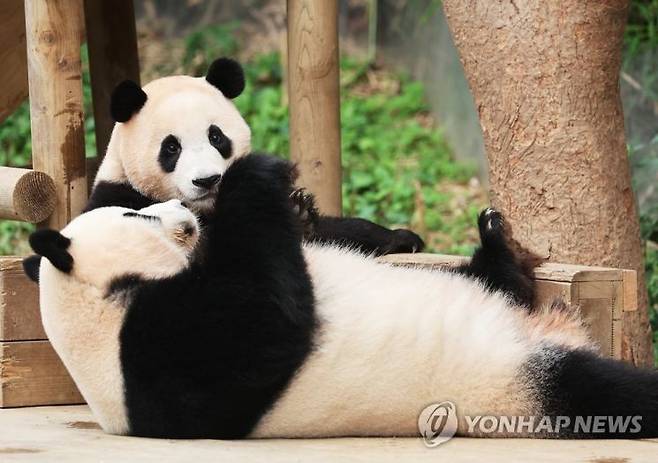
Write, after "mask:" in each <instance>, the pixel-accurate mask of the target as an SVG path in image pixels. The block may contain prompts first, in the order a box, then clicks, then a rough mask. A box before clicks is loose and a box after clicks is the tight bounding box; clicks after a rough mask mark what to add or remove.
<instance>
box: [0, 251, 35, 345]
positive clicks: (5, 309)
mask: <svg viewBox="0 0 658 463" xmlns="http://www.w3.org/2000/svg"><path fill="white" fill-rule="evenodd" d="M22 264H23V258H22V257H16V256H6V257H4V256H2V257H0V341H34V340H44V339H46V332H45V331H44V330H43V325H42V324H41V312H40V311H39V285H38V284H36V283H34V282H33V281H31V280H30V279H29V278H28V277H27V276H26V275H25V273H24V272H23V265H22Z"/></svg>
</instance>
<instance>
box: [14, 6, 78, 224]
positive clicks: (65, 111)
mask: <svg viewBox="0 0 658 463" xmlns="http://www.w3.org/2000/svg"><path fill="white" fill-rule="evenodd" d="M25 22H26V33H27V53H28V80H29V87H30V115H31V120H32V160H33V163H32V164H33V167H34V169H35V170H39V171H42V172H45V173H46V174H48V175H50V176H51V177H52V178H53V180H54V181H55V185H56V187H57V207H56V209H55V212H54V213H53V214H52V215H51V216H50V218H49V219H48V221H47V222H46V225H48V226H50V227H51V228H62V227H64V225H66V224H67V223H68V222H69V221H70V220H71V219H72V218H73V217H75V216H76V215H78V214H79V213H80V211H82V209H83V208H84V206H85V203H86V201H87V179H86V169H85V148H84V146H85V145H84V126H83V122H84V118H83V114H82V108H83V105H82V68H81V63H80V45H81V44H82V37H83V34H84V30H83V19H82V0H51V1H48V2H44V1H43V0H26V2H25Z"/></svg>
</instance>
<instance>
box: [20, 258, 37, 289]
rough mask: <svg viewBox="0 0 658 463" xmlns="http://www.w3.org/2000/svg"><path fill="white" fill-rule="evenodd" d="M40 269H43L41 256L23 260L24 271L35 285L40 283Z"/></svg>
mask: <svg viewBox="0 0 658 463" xmlns="http://www.w3.org/2000/svg"><path fill="white" fill-rule="evenodd" d="M39 267H41V256H28V257H26V258H25V259H23V271H24V272H25V274H26V275H27V276H28V278H29V279H30V280H32V281H34V282H35V283H39Z"/></svg>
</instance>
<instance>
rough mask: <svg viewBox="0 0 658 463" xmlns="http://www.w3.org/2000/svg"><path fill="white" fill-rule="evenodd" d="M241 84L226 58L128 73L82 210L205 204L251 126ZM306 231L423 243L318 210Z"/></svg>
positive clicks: (352, 239) (367, 245) (384, 247)
mask: <svg viewBox="0 0 658 463" xmlns="http://www.w3.org/2000/svg"><path fill="white" fill-rule="evenodd" d="M244 88H245V78H244V72H243V69H242V67H241V66H240V64H239V63H237V62H236V61H234V60H232V59H229V58H219V59H217V60H216V61H214V62H213V63H212V64H211V66H210V68H209V69H208V73H207V75H206V76H205V77H190V76H182V75H179V76H170V77H163V78H160V79H156V80H154V81H152V82H150V83H149V84H147V85H145V86H144V88H141V87H140V86H139V85H137V84H136V83H135V82H133V81H129V80H128V81H124V82H122V83H120V84H119V85H118V86H117V87H116V88H115V89H114V91H113V93H112V96H111V104H110V106H111V107H110V113H111V115H112V117H113V118H114V120H115V121H116V124H115V127H114V129H113V131H112V135H111V137H110V142H109V144H108V147H107V152H106V154H105V158H104V159H103V162H102V163H101V165H100V167H99V169H98V173H97V175H96V178H95V180H94V186H93V189H92V192H91V195H90V198H89V202H88V204H87V207H86V210H91V209H94V208H97V207H101V206H124V207H131V208H141V207H146V206H148V205H150V204H153V203H155V202H160V201H166V200H169V199H180V200H181V201H183V202H185V203H186V204H187V205H188V206H189V207H190V208H191V209H192V210H194V211H195V212H196V213H199V214H202V215H205V214H206V213H208V212H209V211H211V210H212V208H213V202H212V199H213V197H214V195H213V192H214V191H215V190H216V188H217V184H218V182H219V180H220V179H221V176H222V175H223V173H224V172H225V170H226V168H227V167H228V166H229V165H230V164H231V163H232V162H233V161H234V160H235V159H238V158H240V157H241V156H244V155H245V154H247V153H249V151H250V149H251V132H250V129H249V126H248V125H247V123H246V121H245V120H244V118H243V117H242V115H241V114H240V112H239V111H238V110H237V108H236V107H235V105H234V104H233V102H232V101H231V100H232V99H234V98H236V97H237V96H239V95H240V94H241V93H242V91H243V90H244ZM307 238H308V239H309V240H310V241H325V242H327V241H331V242H340V243H342V244H347V245H351V246H354V247H358V248H360V249H361V250H363V251H365V252H369V253H373V254H388V253H398V252H416V251H420V250H421V249H422V248H423V247H424V243H423V240H422V239H421V238H420V237H419V236H418V235H416V234H415V233H413V232H411V231H409V230H403V229H400V230H388V229H386V228H384V227H382V226H379V225H377V224H374V223H372V222H369V221H367V220H364V219H358V218H341V217H329V216H321V215H317V217H316V220H315V226H314V227H313V233H312V234H311V235H310V236H308V237H307Z"/></svg>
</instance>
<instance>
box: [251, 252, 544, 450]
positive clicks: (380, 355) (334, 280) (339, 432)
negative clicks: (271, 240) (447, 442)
mask: <svg viewBox="0 0 658 463" xmlns="http://www.w3.org/2000/svg"><path fill="white" fill-rule="evenodd" d="M305 256H306V260H307V262H308V265H309V271H310V273H311V277H312V279H313V284H314V291H315V296H316V310H317V314H318V318H319V320H320V326H319V328H318V331H317V333H316V349H315V351H314V352H313V353H312V354H311V355H310V357H309V358H308V360H307V361H306V362H305V364H304V365H303V366H302V368H301V369H300V371H299V372H298V373H297V375H296V376H295V378H294V379H293V381H292V382H291V384H290V386H289V388H288V389H287V390H286V391H285V393H284V394H283V395H282V397H281V398H280V399H279V400H278V401H277V403H276V404H275V405H274V407H273V408H272V410H270V412H269V413H268V414H267V415H266V416H265V417H264V418H263V419H262V420H261V422H260V423H259V425H258V426H257V428H256V429H255V430H254V432H253V433H252V437H277V436H281V437H312V436H350V435H414V434H416V433H417V420H418V415H419V413H420V412H421V410H422V409H423V408H424V407H425V406H427V405H429V404H431V403H435V402H441V401H445V400H450V401H452V402H454V403H455V404H456V405H457V410H458V414H459V415H463V414H481V413H484V412H486V413H488V414H491V413H496V412H500V413H505V414H509V413H513V412H516V413H518V414H523V413H528V412H530V411H532V409H533V404H532V401H531V399H530V393H529V392H528V389H527V386H526V385H524V384H523V382H522V381H520V380H519V375H518V369H519V367H520V366H521V365H522V364H523V362H524V360H525V359H526V358H527V356H528V355H529V353H530V352H531V347H532V346H531V344H530V341H529V340H528V339H527V336H525V335H524V334H523V333H524V330H523V326H522V321H521V317H519V313H518V310H519V309H518V308H515V307H512V306H510V305H509V303H508V302H507V301H506V300H505V299H504V298H503V297H502V296H500V295H497V294H489V293H487V292H485V291H484V290H483V289H482V287H481V286H480V285H479V284H477V283H475V282H473V281H472V280H468V279H466V278H463V277H459V276H457V275H453V274H450V273H447V272H430V271H425V270H420V269H413V270H412V269H408V268H394V267H391V266H389V265H386V264H381V263H377V262H376V261H374V260H373V259H368V258H364V257H362V256H360V255H358V254H354V253H351V252H348V251H341V250H337V249H335V248H332V247H320V246H314V245H309V246H307V247H306V248H305ZM460 426H463V421H462V423H461V424H460Z"/></svg>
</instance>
